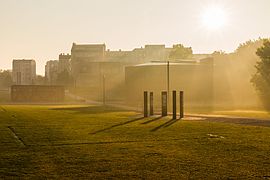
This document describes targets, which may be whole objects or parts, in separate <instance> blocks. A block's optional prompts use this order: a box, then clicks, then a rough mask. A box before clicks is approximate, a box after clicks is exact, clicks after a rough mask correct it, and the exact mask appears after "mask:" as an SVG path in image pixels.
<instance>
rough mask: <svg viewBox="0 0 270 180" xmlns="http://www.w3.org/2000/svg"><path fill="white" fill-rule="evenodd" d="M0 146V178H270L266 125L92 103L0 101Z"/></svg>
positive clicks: (269, 153) (269, 156)
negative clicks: (164, 114)
mask: <svg viewBox="0 0 270 180" xmlns="http://www.w3.org/2000/svg"><path fill="white" fill-rule="evenodd" d="M0 152H1V153H0V178H14V177H15V178H16V177H18V178H27V179H29V178H57V179H58V178H70V179H77V178H88V179H90V178H91V179H104V178H106V179H107V178H109V179H116V178H121V179H127V178H128V179H132V178H133V179H138V178H143V179H188V178H191V179H213V178H221V179H230V178H231V179H239V178H242V179H247V178H253V179H256V178H257V179H267V178H268V179H269V178H270V128H269V127H260V126H244V125H237V124H228V123H219V122H209V121H190V120H185V119H184V120H178V121H174V120H171V119H170V118H169V117H164V118H160V117H158V116H155V117H150V118H141V115H140V114H138V113H135V112H129V111H124V110H121V109H117V108H109V107H107V108H103V107H99V106H79V105H78V106H75V105H74V106H23V105H18V106H16V105H5V106H1V107H0Z"/></svg>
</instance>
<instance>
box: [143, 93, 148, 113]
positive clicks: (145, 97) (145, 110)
mask: <svg viewBox="0 0 270 180" xmlns="http://www.w3.org/2000/svg"><path fill="white" fill-rule="evenodd" d="M147 96H148V92H147V91H144V92H143V101H144V104H143V107H144V117H148V102H147V100H148V97H147Z"/></svg>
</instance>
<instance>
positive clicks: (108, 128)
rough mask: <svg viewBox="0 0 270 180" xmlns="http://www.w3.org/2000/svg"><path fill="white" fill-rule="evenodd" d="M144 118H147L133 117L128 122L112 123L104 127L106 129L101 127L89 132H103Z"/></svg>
mask: <svg viewBox="0 0 270 180" xmlns="http://www.w3.org/2000/svg"><path fill="white" fill-rule="evenodd" d="M144 118H145V117H139V118H136V119H132V120H129V121H126V122H123V123H119V124H115V125H112V126H110V127H107V128H104V129H101V130H98V131H95V132H92V133H89V134H97V133H101V132H104V131H107V130H110V129H112V128H115V127H119V126H123V125H126V124H129V123H132V122H135V121H139V120H142V119H144Z"/></svg>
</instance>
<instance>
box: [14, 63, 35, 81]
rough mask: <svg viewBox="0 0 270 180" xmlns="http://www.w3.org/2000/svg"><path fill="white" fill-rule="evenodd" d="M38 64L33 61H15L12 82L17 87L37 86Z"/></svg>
mask: <svg viewBox="0 0 270 180" xmlns="http://www.w3.org/2000/svg"><path fill="white" fill-rule="evenodd" d="M35 79H36V62H35V60H33V59H14V60H13V63H12V80H13V83H14V84H17V85H31V84H35Z"/></svg>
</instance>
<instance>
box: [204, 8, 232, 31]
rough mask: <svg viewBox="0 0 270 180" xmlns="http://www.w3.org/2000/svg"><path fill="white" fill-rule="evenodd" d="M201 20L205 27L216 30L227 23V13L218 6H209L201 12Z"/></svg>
mask: <svg viewBox="0 0 270 180" xmlns="http://www.w3.org/2000/svg"><path fill="white" fill-rule="evenodd" d="M201 21H202V24H203V26H204V27H205V28H207V29H209V30H218V29H221V28H223V27H224V26H225V25H226V24H227V13H226V11H225V9H224V8H222V7H220V6H209V7H207V8H205V9H204V11H203V12H202V14H201Z"/></svg>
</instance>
